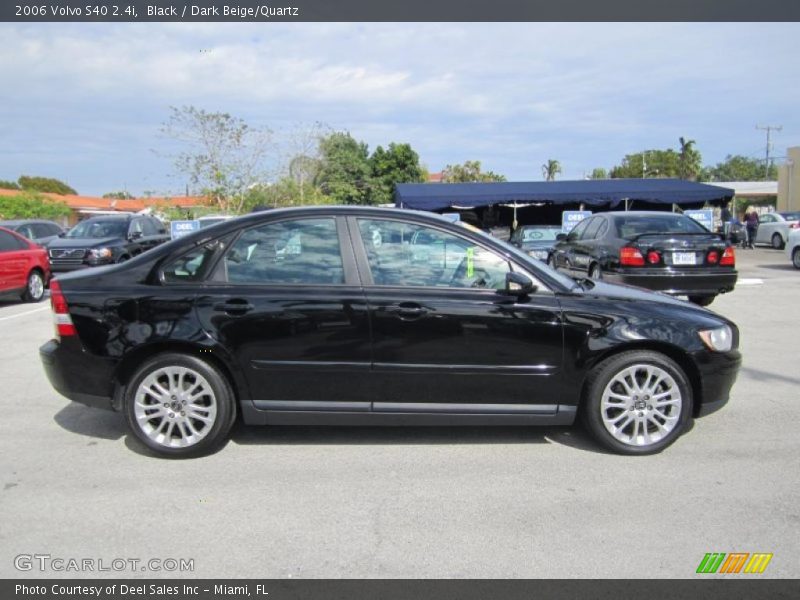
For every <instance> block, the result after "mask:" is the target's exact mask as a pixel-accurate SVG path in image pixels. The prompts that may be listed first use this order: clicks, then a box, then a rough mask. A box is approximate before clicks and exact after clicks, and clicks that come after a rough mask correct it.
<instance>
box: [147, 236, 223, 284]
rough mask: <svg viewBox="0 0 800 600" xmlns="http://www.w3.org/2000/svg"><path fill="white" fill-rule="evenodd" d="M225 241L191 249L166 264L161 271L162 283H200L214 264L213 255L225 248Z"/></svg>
mask: <svg viewBox="0 0 800 600" xmlns="http://www.w3.org/2000/svg"><path fill="white" fill-rule="evenodd" d="M226 245H227V244H226V241H224V240H214V241H213V242H209V243H207V244H204V245H203V246H198V247H196V248H192V249H191V250H189V251H188V252H187V253H186V254H183V255H182V256H179V257H178V258H176V259H173V260H172V261H170V262H169V263H167V264H166V265H165V266H164V267H162V269H161V280H162V281H163V282H164V283H191V282H197V281H202V280H203V279H205V278H206V275H207V273H208V271H209V269H210V268H211V264H212V263H213V262H214V255H215V254H216V253H217V252H218V251H221V250H223V249H224V248H225V247H226Z"/></svg>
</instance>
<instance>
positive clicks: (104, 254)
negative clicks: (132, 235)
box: [89, 248, 111, 258]
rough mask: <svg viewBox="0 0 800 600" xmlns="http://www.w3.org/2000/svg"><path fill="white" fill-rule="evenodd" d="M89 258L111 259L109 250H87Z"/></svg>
mask: <svg viewBox="0 0 800 600" xmlns="http://www.w3.org/2000/svg"><path fill="white" fill-rule="evenodd" d="M89 256H90V257H91V258H111V248H92V249H91V250H89Z"/></svg>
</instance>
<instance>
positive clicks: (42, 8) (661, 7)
mask: <svg viewBox="0 0 800 600" xmlns="http://www.w3.org/2000/svg"><path fill="white" fill-rule="evenodd" d="M0 20H2V21H31V22H45V21H109V22H123V21H140V22H141V21H231V22H255V23H266V22H274V21H364V22H365V21H376V22H377V21H385V22H391V21H428V22H442V21H450V22H458V21H460V22H467V21H494V22H503V21H604V22H608V21H627V22H634V21H763V22H770V21H798V20H800V2H787V1H786V0H760V1H759V2H752V1H751V0H726V1H721V0H673V1H672V2H652V1H651V2H643V1H642V0H602V1H601V0H559V1H558V2H552V1H551V0H526V1H525V2H520V0H492V1H491V2H465V1H464V0H404V1H403V2H376V1H375V0H284V1H283V2H281V3H275V2H270V1H269V0H192V1H184V0H94V1H92V0H7V1H4V2H2V3H0ZM409 43H410V44H413V43H414V40H409Z"/></svg>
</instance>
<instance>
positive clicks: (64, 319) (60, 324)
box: [50, 279, 78, 338]
mask: <svg viewBox="0 0 800 600" xmlns="http://www.w3.org/2000/svg"><path fill="white" fill-rule="evenodd" d="M50 306H51V307H52V309H53V322H54V323H55V325H56V336H57V337H59V338H61V337H66V336H70V335H76V334H77V333H78V332H77V331H75V325H73V324H72V317H70V316H69V308H68V307H67V299H66V298H64V293H63V292H62V291H61V284H60V283H58V280H57V279H54V280H53V281H51V282H50Z"/></svg>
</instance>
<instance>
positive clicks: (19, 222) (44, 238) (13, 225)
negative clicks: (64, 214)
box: [0, 219, 64, 246]
mask: <svg viewBox="0 0 800 600" xmlns="http://www.w3.org/2000/svg"><path fill="white" fill-rule="evenodd" d="M0 227H5V228H6V229H10V230H11V231H16V232H17V233H18V234H20V235H22V236H25V237H26V238H28V239H29V240H30V241H32V242H34V243H36V244H39V245H40V246H47V244H49V243H50V242H52V241H53V240H54V239H56V238H57V237H59V236H60V235H62V234H63V233H64V230H63V229H62V228H61V226H60V225H59V224H58V223H53V222H52V221H46V220H44V219H15V220H13V221H0Z"/></svg>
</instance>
